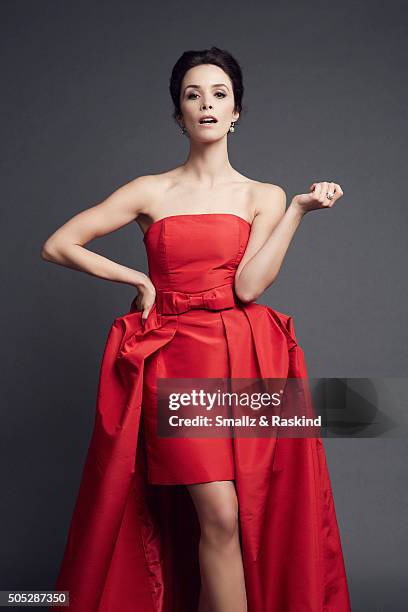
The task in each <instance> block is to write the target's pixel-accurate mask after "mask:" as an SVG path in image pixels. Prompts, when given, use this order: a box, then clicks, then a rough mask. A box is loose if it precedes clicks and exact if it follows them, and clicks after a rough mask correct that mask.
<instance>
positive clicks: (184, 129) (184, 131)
mask: <svg viewBox="0 0 408 612" xmlns="http://www.w3.org/2000/svg"><path fill="white" fill-rule="evenodd" d="M181 133H182V134H183V135H184V134H187V130H186V128H185V127H184V125H182V126H181Z"/></svg>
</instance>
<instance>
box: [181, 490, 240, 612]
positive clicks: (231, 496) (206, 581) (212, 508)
mask: <svg viewBox="0 0 408 612" xmlns="http://www.w3.org/2000/svg"><path fill="white" fill-rule="evenodd" d="M186 486H187V488H188V490H189V492H190V495H191V497H192V499H193V502H194V505H195V507H196V510H197V514H198V518H199V521H200V527H201V536H200V543H199V561H200V572H201V584H202V589H201V594H200V606H199V610H198V612H247V600H246V592H245V579H244V570H243V565H242V553H241V546H240V542H239V523H238V500H237V495H236V491H235V484H234V481H233V480H218V481H214V482H204V483H198V484H192V485H186Z"/></svg>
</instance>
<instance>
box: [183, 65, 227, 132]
mask: <svg viewBox="0 0 408 612" xmlns="http://www.w3.org/2000/svg"><path fill="white" fill-rule="evenodd" d="M180 108H181V113H182V117H181V119H180V124H181V125H184V126H185V129H186V131H187V132H188V136H189V137H190V138H192V139H194V140H198V141H201V142H212V141H215V140H219V139H220V138H222V137H224V136H225V135H226V134H228V131H229V128H230V126H231V121H237V119H238V117H239V113H234V92H233V88H232V82H231V80H230V78H229V76H228V75H227V74H226V73H225V72H224V70H222V68H220V67H219V66H214V64H201V65H200V66H195V67H194V68H190V70H188V71H187V72H186V74H185V75H184V78H183V81H182V83H181V90H180ZM205 115H213V116H214V117H215V118H216V119H217V122H216V123H209V124H207V125H202V124H200V119H201V118H202V117H204V116H205Z"/></svg>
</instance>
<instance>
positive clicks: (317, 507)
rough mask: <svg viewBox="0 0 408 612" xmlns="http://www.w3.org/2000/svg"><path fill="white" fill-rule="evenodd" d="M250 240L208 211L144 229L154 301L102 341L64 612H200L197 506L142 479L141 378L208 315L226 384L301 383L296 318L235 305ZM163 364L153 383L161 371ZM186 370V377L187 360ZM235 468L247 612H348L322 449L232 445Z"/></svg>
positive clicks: (291, 443)
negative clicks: (218, 338) (223, 359)
mask: <svg viewBox="0 0 408 612" xmlns="http://www.w3.org/2000/svg"><path fill="white" fill-rule="evenodd" d="M177 217H181V218H177ZM249 233H250V225H249V224H248V223H247V222H245V221H244V220H243V219H241V218H240V217H238V216H237V215H233V214H227V213H225V214H217V213H213V214H204V215H197V214H193V215H179V216H171V217H167V218H165V219H162V220H161V221H160V222H156V223H154V224H153V225H152V226H151V227H150V228H149V230H148V232H147V234H146V235H145V244H146V248H147V254H148V259H149V273H150V277H151V278H152V280H153V282H154V284H155V286H156V289H157V296H158V297H157V299H156V303H155V305H154V306H153V308H152V310H151V312H150V314H149V317H148V319H147V321H146V323H145V324H144V326H143V325H142V323H141V313H140V312H138V311H136V310H135V305H134V303H132V306H131V310H130V312H129V313H128V314H125V315H123V316H120V317H118V318H116V319H115V320H114V322H113V324H112V326H111V329H110V331H109V335H108V338H107V341H106V345H105V350H104V355H103V359H102V364H101V370H100V378H99V387H98V395H97V407H96V416H95V423H94V429H93V433H92V438H91V441H90V445H89V449H88V453H87V457H86V461H85V465H84V470H83V474H82V480H81V486H80V490H79V493H78V497H77V501H76V505H75V509H74V513H73V517H72V521H71V526H70V530H69V534H68V538H67V543H66V548H65V553H64V557H63V562H62V566H61V569H60V573H59V576H58V580H57V583H56V586H55V588H56V589H58V590H69V591H70V602H71V604H70V608H69V609H70V610H71V611H72V612H134V611H138V612H139V611H140V612H173V611H175V612H195V611H196V610H197V606H198V596H199V588H200V575H199V566H198V540H199V535H200V530H199V524H198V520H197V517H196V512H195V508H194V506H193V504H192V501H191V498H190V495H189V494H188V491H187V489H186V488H185V487H184V486H183V485H182V484H179V485H173V486H165V485H152V484H149V482H148V479H147V457H146V444H145V437H144V435H143V420H142V419H141V413H142V404H143V378H144V371H145V368H146V365H147V364H149V363H152V360H154V359H156V358H157V356H158V355H160V351H161V349H164V347H166V346H169V347H170V346H171V345H170V343H172V342H173V343H177V342H180V344H179V346H180V349H182V347H183V342H182V341H181V340H180V338H183V334H184V335H185V334H186V333H187V331H186V330H188V329H192V328H191V323H197V325H199V327H200V329H201V330H204V331H202V333H204V336H205V333H206V332H205V330H206V329H209V328H207V327H206V322H207V323H209V322H210V321H213V322H216V324H217V325H220V326H222V327H220V328H218V327H217V329H222V330H223V333H224V334H225V343H226V345H225V346H226V347H227V351H228V363H229V368H230V372H229V374H230V376H231V378H234V377H236V378H246V377H252V376H261V377H264V378H274V377H277V378H286V377H303V378H306V377H307V371H306V365H305V360H304V353H303V350H302V348H301V347H300V346H299V345H298V342H297V340H296V337H295V333H294V327H293V320H292V317H291V316H288V315H285V314H283V313H280V312H277V311H276V310H273V309H272V308H269V307H268V306H263V305H260V304H256V303H250V304H246V305H245V304H242V303H241V302H240V301H239V300H237V299H236V297H235V294H234V292H233V279H234V273H235V270H236V267H237V265H238V263H239V261H240V259H241V257H242V254H243V253H244V251H245V247H246V244H247V242H248V238H249ZM200 308H201V310H200ZM195 309H196V310H195ZM209 317H211V319H210V318H209ZM184 337H185V336H184ZM205 337H206V339H207V341H208V342H209V344H211V337H208V332H207V335H206V336H205ZM174 345H175V344H174ZM174 345H173V346H174ZM201 350H204V348H203V347H202V349H201ZM160 363H161V362H160V360H159V361H157V364H158V365H157V367H158V369H157V376H161V375H165V374H164V373H163V372H161V370H160ZM196 366H197V364H195V367H194V369H193V367H192V366H191V372H192V374H191V376H196V375H197V369H196ZM162 367H164V366H163V365H162ZM183 371H184V372H185V374H184V376H185V377H186V378H188V377H190V373H189V372H190V370H189V361H188V360H187V361H186V362H185V363H184V370H183ZM204 376H205V373H204V374H203V377H204ZM220 376H224V374H223V373H222V374H221V375H220ZM187 460H188V457H187V456H186V461H187ZM233 460H234V470H235V486H236V490H237V495H238V500H239V521H240V537H241V544H242V551H243V561H244V570H245V582H246V588H247V597H248V611H249V612H349V611H350V609H351V608H350V600H349V594H348V588H347V581H346V573H345V568H344V562H343V555H342V548H341V542H340V537H339V531H338V525H337V521H336V513H335V508H334V502H333V495H332V490H331V486H330V479H329V474H328V470H327V465H326V459H325V452H324V447H323V444H322V441H321V440H320V439H319V438H310V439H308V438H305V439H303V438H292V439H284V438H234V439H233ZM58 609H60V608H58ZM50 610H57V608H56V607H55V608H54V607H53V608H50Z"/></svg>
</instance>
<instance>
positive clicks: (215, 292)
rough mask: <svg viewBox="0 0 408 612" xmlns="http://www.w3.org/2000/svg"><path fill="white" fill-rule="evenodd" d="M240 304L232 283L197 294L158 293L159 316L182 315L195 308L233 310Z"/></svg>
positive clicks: (181, 292) (180, 292)
mask: <svg viewBox="0 0 408 612" xmlns="http://www.w3.org/2000/svg"><path fill="white" fill-rule="evenodd" d="M238 302H239V300H238V298H237V296H236V294H235V292H234V287H233V284H231V283H226V284H225V285H219V286H218V287H213V288H212V289H207V290H205V291H200V292H197V293H185V292H184V291H163V290H157V291H156V307H157V312H158V313H159V314H181V313H182V312H187V311H188V310H191V309H193V308H205V309H207V310H223V309H225V308H233V307H234V306H235V305H236V304H237V303H238Z"/></svg>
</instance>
